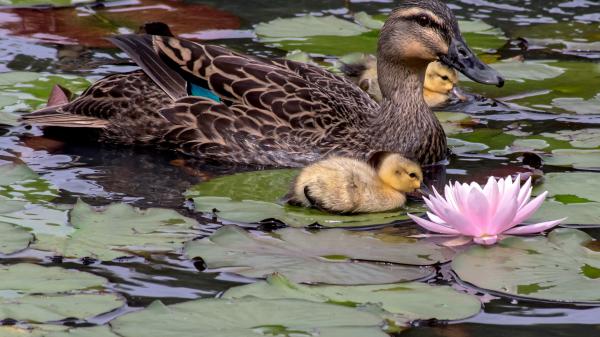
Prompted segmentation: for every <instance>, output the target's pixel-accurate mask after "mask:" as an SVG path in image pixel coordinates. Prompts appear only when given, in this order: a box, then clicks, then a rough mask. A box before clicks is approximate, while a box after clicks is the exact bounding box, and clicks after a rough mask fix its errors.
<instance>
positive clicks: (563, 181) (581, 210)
mask: <svg viewBox="0 0 600 337" xmlns="http://www.w3.org/2000/svg"><path fill="white" fill-rule="evenodd" d="M599 176H600V174H598V173H590V172H569V173H548V174H546V175H545V177H544V183H543V184H542V185H540V186H538V187H536V189H535V190H534V193H536V194H539V193H541V192H542V191H548V195H549V199H547V200H546V201H545V202H544V204H543V205H542V207H541V208H540V209H539V210H538V212H537V213H536V214H535V215H534V217H533V219H531V221H532V222H538V221H548V220H553V219H560V218H564V217H567V220H565V221H563V224H574V225H597V224H600V181H599V180H598V177H599Z"/></svg>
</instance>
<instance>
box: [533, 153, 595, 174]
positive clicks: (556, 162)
mask: <svg viewBox="0 0 600 337" xmlns="http://www.w3.org/2000/svg"><path fill="white" fill-rule="evenodd" d="M544 163H545V164H546V165H551V166H566V167H572V168H575V169H582V170H600V150H574V149H558V150H553V151H552V155H551V156H549V157H546V158H544Z"/></svg>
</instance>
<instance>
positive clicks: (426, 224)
mask: <svg viewBox="0 0 600 337" xmlns="http://www.w3.org/2000/svg"><path fill="white" fill-rule="evenodd" d="M407 215H408V216H409V217H410V218H411V219H413V221H414V222H416V223H417V224H419V225H420V226H421V227H423V228H425V229H428V230H430V231H432V232H435V233H442V234H452V235H458V234H460V232H459V231H457V230H455V229H452V228H450V227H446V226H443V225H439V224H436V223H435V222H431V221H429V220H426V219H423V218H420V217H418V216H414V215H412V214H407Z"/></svg>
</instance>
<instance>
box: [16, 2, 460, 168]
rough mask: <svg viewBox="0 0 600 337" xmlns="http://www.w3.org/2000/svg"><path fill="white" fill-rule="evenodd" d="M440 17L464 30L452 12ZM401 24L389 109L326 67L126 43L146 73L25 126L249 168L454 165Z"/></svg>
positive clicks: (110, 81)
mask: <svg viewBox="0 0 600 337" xmlns="http://www.w3.org/2000/svg"><path fill="white" fill-rule="evenodd" d="M429 2H431V3H438V1H437V0H430V1H429ZM405 5H406V6H409V7H411V8H412V7H419V6H422V2H414V1H405ZM431 10H435V11H438V12H441V14H439V17H442V18H445V19H447V20H451V21H452V20H454V21H455V19H454V17H453V16H452V14H451V13H450V11H449V10H448V9H447V8H446V7H445V6H443V5H441V6H439V8H437V7H436V8H433V9H431ZM397 21H398V18H397V17H396V18H395V17H394V14H392V16H391V19H390V20H388V22H387V23H386V25H385V26H384V27H383V29H382V33H381V36H380V44H379V55H380V56H379V60H380V61H379V63H378V68H379V69H378V73H379V74H380V75H379V78H380V79H379V81H380V86H381V89H382V92H383V96H384V98H383V101H382V102H381V105H379V104H377V103H376V102H375V101H373V100H372V99H371V98H370V97H369V96H368V95H367V94H366V93H364V92H363V91H362V90H361V89H360V88H358V87H357V86H356V85H355V84H353V83H352V82H351V81H349V80H348V79H346V78H343V77H340V76H336V75H334V74H332V73H330V72H328V71H326V70H324V69H322V68H319V67H317V66H313V65H309V64H304V63H298V62H294V61H289V60H282V59H276V60H268V59H261V58H256V57H250V56H246V55H243V54H239V53H237V52H233V51H231V50H228V49H226V48H223V47H218V46H212V45H204V44H198V43H194V42H191V41H187V40H183V39H178V38H173V37H163V36H150V35H123V36H117V37H114V38H113V42H115V44H116V45H118V46H119V47H120V48H121V49H123V50H125V51H126V52H127V53H128V54H130V56H132V58H133V60H134V61H135V62H136V63H137V64H138V65H139V66H140V67H141V68H142V70H140V71H135V72H131V73H127V74H118V75H112V76H108V77H106V78H104V79H102V80H100V81H98V82H97V83H95V84H94V85H92V87H90V88H89V89H88V90H86V91H85V92H84V93H83V94H82V95H81V96H80V97H79V98H77V99H76V100H74V101H73V102H71V103H68V104H65V105H61V106H58V107H50V108H46V109H42V110H41V111H38V112H35V113H32V114H30V115H28V116H26V117H25V122H27V123H31V124H39V125H54V126H70V127H94V128H97V129H100V130H101V134H102V140H103V141H110V142H116V143H124V144H161V145H167V146H171V147H173V148H176V149H178V150H180V151H182V152H184V153H187V154H189V155H192V156H197V157H200V158H206V159H210V160H217V161H229V162H234V163H243V164H256V165H268V166H303V165H305V164H307V163H312V162H315V161H317V160H319V159H321V158H324V157H329V156H332V155H337V156H348V157H355V158H360V159H365V158H368V157H369V156H370V155H371V154H372V153H374V152H377V151H390V152H397V153H401V154H403V155H404V156H406V157H408V158H411V159H414V160H416V161H418V162H420V163H421V164H431V163H434V162H437V161H440V160H443V159H444V158H445V156H446V153H447V147H446V137H445V134H444V131H443V129H442V127H441V125H440V123H439V121H438V120H437V119H436V117H435V115H434V114H433V113H432V112H431V110H430V109H429V107H428V106H427V105H426V104H425V102H424V100H423V76H424V74H425V68H426V66H427V64H428V62H429V61H430V60H426V59H424V60H412V59H410V60H409V64H408V65H407V64H406V62H405V61H406V60H405V59H401V58H398V56H397V54H398V53H402V52H406V51H405V50H403V49H402V48H404V47H403V46H401V45H399V43H398V41H395V40H394V39H398V38H399V36H398V34H399V33H398V32H399V29H400V28H401V27H400V28H399V27H397V26H396V25H397V24H398V22H397ZM405 21H406V19H405ZM404 24H408V23H404ZM454 26H455V22H450V24H449V27H450V29H452V28H453V27H454ZM444 38H446V36H445V35H444ZM426 42H427V41H426ZM427 43H430V42H427ZM427 43H423V45H426V46H429V45H428V44H427ZM407 48H408V47H407ZM432 48H433V47H432ZM409 52H412V51H411V50H409ZM189 82H193V83H195V84H198V85H201V86H203V87H206V88H208V89H210V90H211V91H213V92H214V93H216V94H217V95H218V96H219V98H220V99H221V102H216V101H214V100H211V99H210V98H204V97H195V96H189V93H188V91H187V90H188V89H187V85H188V83H189ZM89 117H93V118H89ZM69 120H70V121H71V122H72V123H69Z"/></svg>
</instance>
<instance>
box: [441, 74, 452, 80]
mask: <svg viewBox="0 0 600 337" xmlns="http://www.w3.org/2000/svg"><path fill="white" fill-rule="evenodd" d="M449 79H450V78H448V76H446V75H444V76H442V80H444V81H447V80H449Z"/></svg>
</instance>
